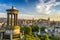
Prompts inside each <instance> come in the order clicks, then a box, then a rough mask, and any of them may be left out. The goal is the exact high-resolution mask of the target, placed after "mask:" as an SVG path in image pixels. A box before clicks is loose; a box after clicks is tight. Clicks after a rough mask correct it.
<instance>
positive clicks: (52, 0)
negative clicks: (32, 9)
mask: <svg viewBox="0 0 60 40" xmlns="http://www.w3.org/2000/svg"><path fill="white" fill-rule="evenodd" d="M45 1H47V0H39V3H38V4H37V5H36V10H37V12H38V13H41V14H42V13H43V14H51V12H52V8H53V7H55V6H57V5H60V2H56V0H49V1H48V2H45Z"/></svg>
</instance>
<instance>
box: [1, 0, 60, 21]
mask: <svg viewBox="0 0 60 40" xmlns="http://www.w3.org/2000/svg"><path fill="white" fill-rule="evenodd" d="M12 5H13V6H14V7H15V8H16V9H18V10H19V15H18V16H19V17H20V18H27V19H30V18H31V19H33V18H36V19H38V18H45V19H46V18H48V17H50V18H51V20H57V21H59V20H60V0H0V17H6V16H7V15H6V13H7V12H6V9H9V8H11V6H12Z"/></svg>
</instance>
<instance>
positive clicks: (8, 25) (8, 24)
mask: <svg viewBox="0 0 60 40" xmlns="http://www.w3.org/2000/svg"><path fill="white" fill-rule="evenodd" d="M9 19H10V18H9V14H8V13H7V26H9Z"/></svg>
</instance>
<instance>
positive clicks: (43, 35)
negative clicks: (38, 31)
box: [40, 34, 50, 40]
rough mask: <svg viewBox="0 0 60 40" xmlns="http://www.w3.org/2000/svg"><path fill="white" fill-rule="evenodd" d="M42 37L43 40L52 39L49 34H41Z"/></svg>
mask: <svg viewBox="0 0 60 40" xmlns="http://www.w3.org/2000/svg"><path fill="white" fill-rule="evenodd" d="M40 39H41V40H50V39H49V36H48V34H42V35H41V36H40Z"/></svg>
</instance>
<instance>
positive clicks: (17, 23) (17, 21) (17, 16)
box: [16, 14, 18, 25]
mask: <svg viewBox="0 0 60 40" xmlns="http://www.w3.org/2000/svg"><path fill="white" fill-rule="evenodd" d="M17 15H18V14H16V25H18V20H17V19H18V16H17Z"/></svg>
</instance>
